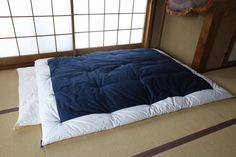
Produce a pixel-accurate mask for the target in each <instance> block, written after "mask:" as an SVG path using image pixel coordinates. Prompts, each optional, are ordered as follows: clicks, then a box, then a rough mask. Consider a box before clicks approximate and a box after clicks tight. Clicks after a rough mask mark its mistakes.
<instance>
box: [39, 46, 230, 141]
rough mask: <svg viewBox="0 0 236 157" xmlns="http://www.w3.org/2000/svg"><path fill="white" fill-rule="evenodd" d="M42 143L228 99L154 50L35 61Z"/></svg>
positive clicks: (214, 85) (180, 65)
mask: <svg viewBox="0 0 236 157" xmlns="http://www.w3.org/2000/svg"><path fill="white" fill-rule="evenodd" d="M35 68H36V80H37V86H38V94H39V111H40V112H39V113H40V119H41V123H42V133H43V137H42V145H46V144H49V143H53V142H56V141H60V140H64V139H68V138H71V137H75V136H80V135H84V134H88V133H93V132H97V131H102V130H106V129H111V128H114V127H117V126H121V125H125V124H128V123H131V122H135V121H138V120H143V119H146V118H150V117H153V116H156V115H161V114H164V113H168V112H173V111H177V110H180V109H184V108H188V107H193V106H196V105H200V104H204V103H208V102H212V101H217V100H221V99H226V98H230V97H232V95H231V94H230V93H229V92H227V91H226V90H224V89H223V88H221V87H220V86H218V85H217V84H216V83H214V82H212V81H211V80H209V79H207V78H206V77H204V76H202V75H201V74H199V73H197V72H196V71H194V70H193V69H191V68H189V67H188V66H186V65H184V64H182V63H180V62H179V61H177V60H175V59H173V58H171V57H169V56H168V55H166V54H165V53H164V52H162V51H160V50H156V49H145V48H140V49H129V50H116V51H111V52H95V53H91V54H87V55H84V56H80V57H59V58H51V59H40V60H37V61H36V62H35Z"/></svg>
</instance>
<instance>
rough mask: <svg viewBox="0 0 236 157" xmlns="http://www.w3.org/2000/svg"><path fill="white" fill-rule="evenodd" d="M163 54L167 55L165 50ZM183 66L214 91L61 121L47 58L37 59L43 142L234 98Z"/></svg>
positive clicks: (203, 91)
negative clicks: (209, 85)
mask: <svg viewBox="0 0 236 157" xmlns="http://www.w3.org/2000/svg"><path fill="white" fill-rule="evenodd" d="M162 53H163V54H164V52H162ZM177 62H178V61H177ZM179 63H180V62H179ZM180 64H182V63H180ZM182 65H184V64H182ZM184 66H185V67H187V68H188V69H190V70H191V71H192V72H193V73H194V74H196V75H198V76H200V77H202V78H203V79H205V80H206V81H207V82H209V83H210V84H211V86H212V87H213V90H211V89H207V90H202V91H198V92H194V93H191V94H189V95H186V96H184V97H179V96H176V97H169V98H166V99H165V100H162V101H159V102H156V103H153V104H152V105H147V104H143V105H139V106H135V107H130V108H125V109H122V110H118V111H116V112H113V113H111V114H91V115H86V116H82V117H78V118H74V119H71V120H68V121H65V122H63V123H61V122H60V118H59V116H58V112H57V106H56V100H55V97H54V93H53V89H52V83H51V79H50V70H49V67H48V64H47V59H40V60H37V61H36V62H35V67H36V78H37V85H38V92H39V109H40V118H41V122H42V133H43V137H42V145H46V144H49V143H53V142H56V141H60V140H64V139H68V138H71V137H75V136H80V135H84V134H88V133H92V132H97V131H102V130H106V129H111V128H114V127H117V126H121V125H125V124H129V123H131V122H135V121H138V120H142V119H146V118H150V117H153V116H156V115H161V114H164V113H169V112H173V111H177V110H180V109H183V108H188V107H193V106H197V105H200V104H205V103H208V102H212V101H217V100H221V99H225V98H230V97H233V96H232V95H231V94H230V93H228V92H227V91H226V90H224V89H223V88H221V87H220V86H218V85H217V84H216V83H214V82H212V81H211V80H209V79H207V78H206V77H204V76H202V75H200V74H199V73H197V72H196V71H194V70H192V69H191V68H189V67H188V66H186V65H184Z"/></svg>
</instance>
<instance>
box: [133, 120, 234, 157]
mask: <svg viewBox="0 0 236 157" xmlns="http://www.w3.org/2000/svg"><path fill="white" fill-rule="evenodd" d="M234 124H236V118H234V119H231V120H228V121H225V122H222V123H220V124H217V125H215V126H212V127H209V128H206V129H203V130H200V131H198V132H195V133H193V134H190V135H187V136H184V137H182V138H179V139H177V140H174V141H171V142H168V143H166V144H163V145H160V146H158V147H155V148H152V149H149V150H147V151H145V152H142V153H139V154H136V155H134V156H133V157H151V156H154V155H157V154H160V153H162V152H165V151H167V150H170V149H173V148H175V147H177V146H180V145H182V144H185V143H187V142H190V141H193V140H195V139H198V138H200V137H203V136H206V135H208V134H211V133H214V132H216V131H219V130H221V129H224V128H226V127H229V126H232V125H234Z"/></svg>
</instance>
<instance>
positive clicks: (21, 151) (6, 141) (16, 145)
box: [0, 112, 45, 157]
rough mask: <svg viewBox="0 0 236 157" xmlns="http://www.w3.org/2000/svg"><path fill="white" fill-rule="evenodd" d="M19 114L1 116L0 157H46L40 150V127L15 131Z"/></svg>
mask: <svg viewBox="0 0 236 157" xmlns="http://www.w3.org/2000/svg"><path fill="white" fill-rule="evenodd" d="M17 116H18V112H12V113H7V114H2V115H0V156H1V157H44V156H45V152H44V150H43V149H42V148H40V140H41V128H40V126H39V125H38V126H31V127H24V128H21V129H19V130H16V131H13V126H14V124H15V122H16V120H17Z"/></svg>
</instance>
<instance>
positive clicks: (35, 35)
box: [0, 0, 148, 59]
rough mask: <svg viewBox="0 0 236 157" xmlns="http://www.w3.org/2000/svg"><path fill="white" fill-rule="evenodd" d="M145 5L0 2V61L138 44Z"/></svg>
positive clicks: (130, 1)
mask: <svg viewBox="0 0 236 157" xmlns="http://www.w3.org/2000/svg"><path fill="white" fill-rule="evenodd" d="M147 1H148V0H0V59H1V58H5V57H12V56H25V55H37V54H43V53H50V52H58V53H60V52H62V51H71V52H72V51H75V49H83V48H93V47H104V46H116V45H129V44H139V43H142V38H143V32H144V23H145V17H146V8H147ZM71 2H73V4H72V3H71ZM72 6H74V7H72ZM71 8H73V10H71ZM71 13H73V15H71ZM72 23H74V25H73V24H72ZM74 43H75V44H74Z"/></svg>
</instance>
